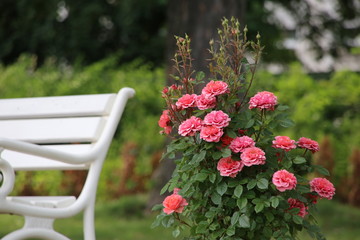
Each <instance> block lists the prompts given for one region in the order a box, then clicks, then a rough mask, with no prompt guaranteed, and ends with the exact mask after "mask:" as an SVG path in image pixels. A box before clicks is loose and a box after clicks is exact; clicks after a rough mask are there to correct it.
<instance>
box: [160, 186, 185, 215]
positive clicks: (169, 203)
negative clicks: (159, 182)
mask: <svg viewBox="0 0 360 240" xmlns="http://www.w3.org/2000/svg"><path fill="white" fill-rule="evenodd" d="M178 192H179V189H178V188H175V189H174V193H173V194H171V195H170V196H167V197H166V198H165V199H164V201H163V206H164V209H163V211H164V212H165V213H166V214H171V213H173V212H177V213H182V211H183V210H184V207H185V206H186V205H188V203H187V201H186V199H185V198H183V197H182V196H181V195H179V194H178Z"/></svg>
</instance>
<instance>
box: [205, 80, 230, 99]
mask: <svg viewBox="0 0 360 240" xmlns="http://www.w3.org/2000/svg"><path fill="white" fill-rule="evenodd" d="M227 92H229V88H228V85H227V83H226V82H223V81H210V82H209V83H208V84H206V86H205V87H204V88H203V89H202V91H201V94H203V95H205V96H206V97H215V96H218V95H220V94H223V93H227Z"/></svg>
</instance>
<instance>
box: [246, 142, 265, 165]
mask: <svg viewBox="0 0 360 240" xmlns="http://www.w3.org/2000/svg"><path fill="white" fill-rule="evenodd" d="M240 158H241V160H242V162H243V163H244V165H245V166H247V167H250V166H252V165H262V164H265V160H266V157H265V152H264V151H263V150H261V149H260V148H257V147H249V148H246V149H244V151H243V152H242V154H241V155H240Z"/></svg>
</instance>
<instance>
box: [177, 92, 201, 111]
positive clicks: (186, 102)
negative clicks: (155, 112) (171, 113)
mask: <svg viewBox="0 0 360 240" xmlns="http://www.w3.org/2000/svg"><path fill="white" fill-rule="evenodd" d="M176 106H177V107H178V108H180V109H185V108H190V107H196V94H191V95H190V94H185V95H184V96H182V97H180V98H179V99H178V100H177V102H176Z"/></svg>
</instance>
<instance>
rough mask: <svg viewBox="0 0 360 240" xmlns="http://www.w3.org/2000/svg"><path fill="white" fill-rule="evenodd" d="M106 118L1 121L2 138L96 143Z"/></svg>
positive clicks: (0, 131) (0, 135) (0, 134)
mask: <svg viewBox="0 0 360 240" xmlns="http://www.w3.org/2000/svg"><path fill="white" fill-rule="evenodd" d="M105 120H106V118H100V117H79V118H49V119H21V120H2V121H0V137H2V138H10V139H17V140H23V141H28V142H33V143H73V142H94V141H96V140H97V139H98V137H99V135H100V133H101V131H102V128H103V126H104V124H105Z"/></svg>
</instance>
